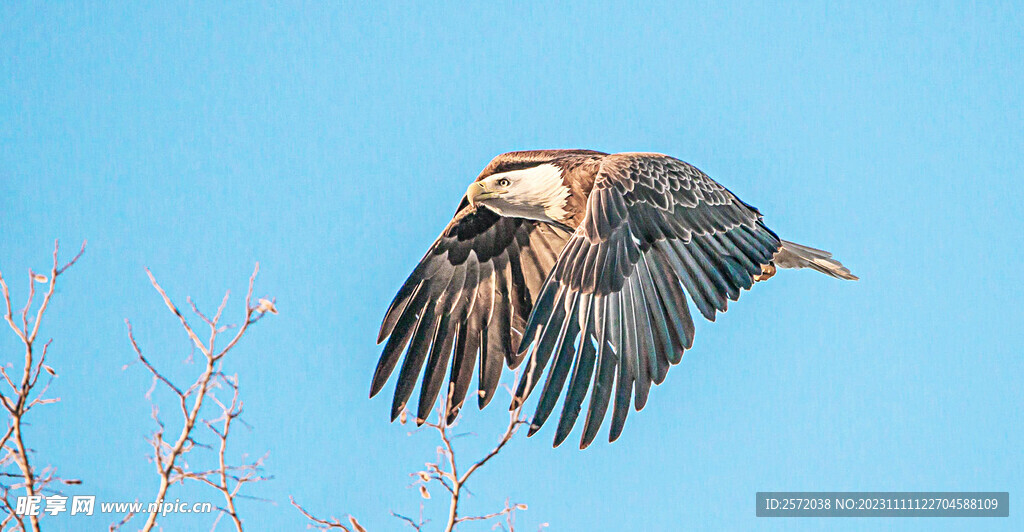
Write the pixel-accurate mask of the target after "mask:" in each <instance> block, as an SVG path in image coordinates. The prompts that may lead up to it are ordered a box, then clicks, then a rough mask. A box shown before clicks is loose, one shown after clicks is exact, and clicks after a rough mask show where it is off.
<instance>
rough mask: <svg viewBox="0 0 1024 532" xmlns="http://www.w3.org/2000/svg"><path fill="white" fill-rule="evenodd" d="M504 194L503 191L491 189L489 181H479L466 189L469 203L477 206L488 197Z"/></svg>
mask: <svg viewBox="0 0 1024 532" xmlns="http://www.w3.org/2000/svg"><path fill="white" fill-rule="evenodd" d="M501 194H502V192H501V191H497V190H491V189H490V188H488V186H487V183H485V182H484V181H477V182H475V183H473V184H472V185H469V188H467V189H466V199H468V200H469V204H470V205H472V206H474V207H476V205H477V203H480V202H482V201H484V200H486V199H490V198H496V197H498V196H500V195H501Z"/></svg>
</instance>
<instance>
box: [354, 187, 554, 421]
mask: <svg viewBox="0 0 1024 532" xmlns="http://www.w3.org/2000/svg"><path fill="white" fill-rule="evenodd" d="M569 236H570V233H569V232H567V231H565V230H563V229H560V228H557V227H555V226H551V225H548V224H545V223H542V222H535V221H531V220H524V219H521V218H506V217H501V216H499V215H497V214H495V213H494V212H493V211H490V210H488V209H486V208H479V209H474V208H472V207H470V206H468V204H467V202H466V200H465V199H463V204H462V205H461V206H460V209H459V211H458V212H457V213H456V215H455V218H454V219H452V221H451V223H449V224H448V227H446V228H445V230H444V232H443V233H442V234H441V236H440V237H438V239H437V240H436V241H435V242H434V244H433V246H431V248H430V250H429V251H428V252H427V254H426V255H424V256H423V259H422V260H420V263H419V265H418V266H416V268H415V270H413V272H412V275H410V276H409V279H408V280H406V281H405V284H404V285H403V286H402V288H401V289H400V290H399V292H398V294H397V295H396V296H395V299H394V301H392V303H391V307H390V308H389V309H388V312H387V314H386V315H385V317H384V322H383V323H382V324H381V328H380V334H379V335H378V337H377V342H378V343H380V342H382V341H384V339H385V338H387V340H388V341H387V344H385V346H384V351H383V353H382V354H381V357H380V362H378V364H377V370H376V372H375V373H374V375H373V383H372V385H371V388H370V397H373V396H374V395H376V394H377V393H378V392H380V390H381V388H383V386H384V383H385V382H386V381H387V380H388V377H389V376H390V375H391V373H392V372H393V371H394V369H395V366H396V365H397V364H398V359H399V357H400V356H401V354H402V352H403V351H405V352H406V355H405V360H404V362H403V363H402V369H401V370H400V371H399V374H398V384H397V386H396V388H395V397H394V401H393V402H392V405H391V419H392V420H394V419H395V418H396V417H398V415H399V414H400V413H401V412H402V410H403V409H404V408H405V406H406V403H407V402H408V401H409V397H410V396H411V395H412V392H413V388H415V386H416V380H417V377H418V376H419V373H420V371H421V370H422V369H423V366H424V362H426V370H425V371H424V372H423V381H422V385H421V387H420V398H419V406H418V408H417V417H418V418H419V420H421V422H422V420H424V419H426V418H427V417H428V416H429V415H430V410H431V409H432V408H433V406H434V404H435V402H436V400H437V395H438V392H439V391H440V390H441V386H442V381H443V380H444V374H445V371H446V369H447V368H448V366H449V359H450V358H451V372H450V377H449V382H450V384H449V388H448V389H447V390H445V394H446V395H448V394H450V398H449V400H448V401H447V403H446V404H447V417H448V420H449V422H451V421H452V420H453V419H454V417H455V414H456V413H457V412H458V409H459V408H460V407H461V406H462V403H463V401H464V400H465V398H466V393H467V391H468V390H469V386H470V383H471V381H472V379H473V369H474V366H475V365H476V358H477V356H479V358H480V376H479V389H480V392H479V394H478V396H479V397H478V401H479V405H480V407H481V408H483V407H484V405H486V404H487V403H488V402H489V401H490V400H491V397H492V396H493V395H494V390H495V388H496V387H497V385H498V381H499V380H500V377H501V370H502V367H503V365H504V364H508V365H509V367H515V366H517V365H518V364H519V362H520V361H521V360H522V357H519V356H517V353H518V348H519V342H520V339H521V337H522V331H523V329H524V328H525V326H526V319H527V318H528V317H529V314H530V311H531V309H532V307H533V301H534V299H535V297H536V296H537V293H538V292H539V291H540V288H541V286H542V285H543V282H544V279H545V278H546V277H547V275H548V272H549V271H550V270H551V268H552V266H553V265H554V263H555V259H556V258H557V257H558V253H559V252H560V251H561V250H562V247H563V246H564V245H565V241H566V240H567V239H568V238H569ZM406 346H408V349H406ZM453 352H454V356H453ZM428 355H429V357H428ZM503 363H504V364H503Z"/></svg>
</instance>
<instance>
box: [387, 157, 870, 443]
mask: <svg viewBox="0 0 1024 532" xmlns="http://www.w3.org/2000/svg"><path fill="white" fill-rule="evenodd" d="M777 267H778V268H811V269H814V270H817V271H819V272H822V273H824V274H827V275H831V276H832V277H837V278H839V279H850V280H856V279H857V277H856V276H854V275H853V274H851V273H850V270H848V269H847V268H845V267H844V266H843V265H842V264H840V263H839V262H838V261H836V260H834V259H832V258H831V254H830V253H828V252H826V251H822V250H819V249H814V248H810V247H806V246H801V245H799V244H794V243H792V242H787V241H785V240H781V239H779V237H778V236H776V234H775V233H774V232H773V231H772V230H771V229H769V228H768V227H767V226H765V225H764V222H763V221H762V216H761V213H760V212H759V211H758V210H757V209H756V208H754V207H752V206H750V205H748V204H746V203H744V202H743V201H741V200H740V199H739V198H737V197H736V196H735V195H734V194H733V193H731V192H729V191H728V190H727V189H726V188H725V187H723V186H722V185H720V184H718V183H716V182H715V181H713V180H712V179H711V178H710V177H708V176H707V175H705V174H704V173H703V172H701V171H700V170H698V169H697V168H695V167H693V166H691V165H689V164H687V163H685V162H683V161H680V160H678V159H675V158H672V157H669V156H666V155H661V154H656V153H617V154H606V153H601V152H597V151H590V150H538V151H521V152H511V153H506V154H503V155H499V156H497V157H495V158H494V160H492V161H491V162H490V164H488V165H487V167H486V168H484V170H483V171H482V172H481V173H480V176H479V177H477V178H476V180H475V181H474V182H473V184H471V185H470V186H469V189H468V190H466V194H465V196H463V198H462V201H461V203H460V204H459V208H458V210H457V211H456V213H455V217H454V218H453V219H452V221H451V222H450V223H449V224H448V226H447V227H446V228H445V229H444V232H442V233H441V236H440V237H439V238H438V239H437V240H436V241H435V242H434V244H433V245H432V246H431V247H430V250H429V251H427V254H426V255H424V257H423V259H421V260H420V262H419V264H418V265H417V266H416V268H415V269H414V270H413V272H412V275H410V276H409V278H408V280H406V281H405V284H403V285H402V288H401V289H400V290H399V291H398V294H397V295H396V296H395V299H394V301H392V303H391V307H390V308H389V309H388V311H387V314H386V315H385V317H384V321H383V323H382V324H381V328H380V333H379V336H378V337H377V342H378V343H381V342H383V341H384V340H385V339H386V340H387V343H386V344H385V346H384V349H383V353H382V354H381V357H380V361H379V363H378V364H377V369H376V372H375V373H374V376H373V382H372V384H371V388H370V397H373V396H374V395H376V394H377V393H378V392H380V390H381V389H382V388H383V386H384V384H385V382H386V381H387V380H388V378H389V377H390V375H391V374H392V372H393V371H394V369H395V367H396V366H397V365H398V360H399V358H400V356H401V355H402V353H403V352H404V353H405V358H404V361H403V362H402V368H401V370H400V371H399V373H398V384H397V386H396V388H395V395H394V400H393V402H392V407H391V419H392V420H394V419H395V418H396V417H398V416H399V415H400V414H401V412H402V411H403V410H404V409H405V408H406V404H407V402H408V401H409V399H410V396H411V395H412V393H413V389H414V388H415V386H416V381H417V380H420V381H421V382H420V392H419V404H418V408H417V414H416V415H417V418H418V420H419V421H420V422H422V420H424V419H426V418H427V417H428V415H429V414H430V411H431V410H432V409H433V407H434V405H435V403H436V401H437V396H438V393H439V392H440V390H441V389H442V385H443V381H444V379H445V373H446V371H447V372H448V388H447V390H446V397H447V401H446V403H445V404H446V417H447V422H448V423H451V422H452V421H453V420H454V418H455V416H456V415H457V414H458V411H459V409H460V408H461V407H462V405H463V403H464V401H465V399H466V394H467V393H468V391H469V388H470V384H471V381H472V379H473V374H474V372H475V371H476V372H477V374H478V378H477V380H478V384H479V391H478V394H477V395H478V398H477V399H478V405H479V407H480V408H483V407H484V406H486V405H487V403H488V402H490V400H491V399H492V397H493V396H494V393H495V389H496V387H497V385H498V381H499V379H500V377H501V374H502V368H503V366H508V367H509V368H511V369H515V368H516V367H518V366H519V365H520V363H521V362H522V361H523V360H524V359H525V358H526V355H527V353H529V362H528V363H527V364H526V366H525V367H524V369H523V370H522V372H521V375H520V377H519V383H518V386H517V389H516V391H515V397H514V399H513V407H514V406H516V405H518V404H521V403H522V401H525V399H526V398H527V396H529V395H530V392H531V391H532V390H533V389H534V387H535V386H536V385H537V384H539V383H540V381H541V378H542V376H543V373H544V371H545V369H548V368H550V369H548V372H547V379H546V380H545V382H544V386H543V390H542V391H541V395H540V400H539V403H538V405H537V409H536V412H535V414H534V416H533V420H532V423H531V426H530V431H529V434H530V435H533V433H534V432H536V431H537V430H538V429H539V428H540V427H541V425H543V424H544V422H545V421H546V420H547V419H548V417H549V415H550V414H551V412H552V410H553V408H554V406H555V403H556V402H557V400H558V397H559V395H561V393H562V390H563V389H564V388H565V387H566V383H568V390H567V391H566V393H565V401H564V402H563V406H562V413H561V418H560V419H559V422H558V428H557V431H556V434H555V439H554V444H555V446H558V445H559V444H561V443H562V441H564V440H565V438H566V437H567V436H568V435H569V432H570V431H571V430H572V427H573V425H574V424H575V423H576V420H577V418H578V417H579V414H580V412H581V410H582V404H583V400H584V398H585V396H586V395H587V392H588V390H589V392H590V402H589V407H588V411H587V414H586V420H585V422H584V428H583V436H582V439H581V443H580V448H581V449H582V448H586V447H587V446H588V445H590V444H591V442H593V440H594V438H595V436H596V435H597V432H598V429H599V428H600V426H601V423H602V421H603V419H604V417H605V414H606V413H607V411H608V408H609V406H610V404H611V403H612V397H613V396H614V399H615V400H614V404H611V406H612V414H611V428H610V430H609V441H615V440H616V439H617V438H618V437H619V435H620V434H621V432H622V428H623V425H624V423H625V421H626V414H627V413H628V411H629V404H630V402H631V401H632V403H633V406H634V408H635V409H636V410H640V409H642V408H643V407H644V404H645V403H646V402H647V396H648V393H649V392H650V388H651V384H660V383H661V382H662V381H663V380H664V379H665V375H666V373H667V372H668V368H669V366H671V365H674V364H677V363H679V361H680V359H681V358H682V355H683V351H685V350H686V349H689V348H690V347H691V346H692V345H693V335H694V325H693V319H692V318H691V316H690V311H689V307H688V304H687V300H686V297H684V295H683V294H684V292H685V294H687V295H688V296H689V300H690V301H692V303H693V305H694V306H695V307H696V308H697V310H698V311H699V312H700V313H701V314H702V315H703V316H704V317H705V318H707V319H708V320H710V321H714V320H715V313H716V312H725V310H726V308H727V306H728V302H729V301H730V300H732V301H735V300H737V299H738V298H739V295H740V290H748V289H750V287H751V286H753V284H754V283H755V282H756V281H762V280H765V279H768V278H769V277H771V276H772V275H773V274H774V273H775V270H776V268H777ZM424 367H425V369H424ZM449 367H450V371H449V370H448V368H449ZM421 371H422V379H418V377H419V374H420V372H421Z"/></svg>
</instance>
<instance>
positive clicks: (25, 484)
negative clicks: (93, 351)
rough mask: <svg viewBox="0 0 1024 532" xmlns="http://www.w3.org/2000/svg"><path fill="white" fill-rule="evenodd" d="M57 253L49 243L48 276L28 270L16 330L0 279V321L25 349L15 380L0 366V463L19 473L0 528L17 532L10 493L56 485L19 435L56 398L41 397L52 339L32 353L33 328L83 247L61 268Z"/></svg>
mask: <svg viewBox="0 0 1024 532" xmlns="http://www.w3.org/2000/svg"><path fill="white" fill-rule="evenodd" d="M59 251H60V243H59V242H56V241H55V242H54V243H53V266H52V267H51V268H50V274H49V275H44V274H40V273H36V272H34V271H32V270H29V275H28V277H29V279H28V282H29V292H28V298H27V299H26V301H25V306H24V307H22V310H21V324H20V325H18V324H17V323H16V322H15V321H14V312H13V309H12V306H13V305H12V303H11V294H10V290H9V289H8V287H7V282H6V281H5V280H4V277H3V274H0V292H2V294H3V299H4V309H5V311H6V312H5V313H4V321H6V322H7V324H8V325H9V326H10V328H11V330H13V331H14V333H15V334H16V335H17V336H18V339H19V340H20V341H21V343H22V344H24V346H25V363H24V366H23V369H22V372H21V378H20V380H18V381H17V382H16V380H15V379H12V378H11V377H10V375H8V373H7V370H6V368H3V367H0V374H2V375H3V378H4V381H5V382H6V383H7V385H8V386H9V387H10V389H11V390H10V396H8V395H6V394H4V393H3V392H0V404H2V405H3V407H4V409H5V410H6V411H7V414H8V421H7V430H6V431H5V432H4V435H3V436H2V437H0V454H2V458H0V463H2V464H3V465H4V466H6V465H7V464H11V463H13V464H15V465H16V466H17V467H18V470H19V471H20V474H19V475H17V478H18V480H19V481H18V482H16V483H15V484H13V485H11V486H3V487H2V490H0V491H2V493H3V497H4V501H3V505H2V508H3V509H4V510H5V511H6V512H7V513H8V515H7V517H6V518H5V519H4V520H3V523H2V524H0V528H2V527H4V526H7V524H9V523H10V522H12V521H13V522H14V523H15V527H16V528H17V529H19V530H26V527H25V522H24V520H23V518H22V516H20V515H17V513H16V512H15V511H14V509H13V508H11V504H10V502H9V500H8V496H9V495H10V493H11V490H14V489H24V493H25V496H27V497H32V496H35V495H38V494H39V493H41V492H42V491H43V490H44V489H46V487H47V485H49V484H50V483H52V482H54V481H58V480H60V479H59V478H58V477H57V476H56V470H54V469H53V468H49V467H48V468H44V469H43V470H42V471H40V472H38V473H37V472H36V470H35V469H34V467H33V465H32V464H31V462H30V460H29V454H30V452H31V449H30V448H29V447H28V446H27V445H26V444H25V435H24V433H23V431H22V427H23V426H24V417H25V414H27V413H28V412H29V410H31V409H32V408H33V407H36V406H39V405H45V404H51V403H55V402H57V401H59V400H60V399H59V398H47V397H46V392H47V390H48V389H49V387H50V381H52V380H53V378H54V377H55V376H56V375H57V372H56V371H54V369H53V368H52V367H50V366H48V365H46V356H47V354H48V353H49V348H50V343H51V342H52V340H47V341H46V342H45V343H44V344H43V347H42V349H41V350H40V349H37V348H36V345H35V342H36V337H37V336H38V334H39V327H40V326H41V325H42V323H43V316H44V315H45V314H46V309H47V308H48V307H49V304H50V299H51V298H52V297H53V294H54V292H55V290H56V287H57V278H58V277H60V276H61V275H62V274H63V273H64V272H65V271H66V270H67V269H68V268H70V267H71V266H73V265H74V264H75V263H76V262H78V259H79V258H81V256H82V254H83V253H85V242H82V248H81V250H80V251H79V252H78V254H77V255H75V256H74V258H72V259H71V260H70V261H68V262H67V263H65V264H64V265H63V266H62V265H61V264H60V262H59V261H58V257H57V256H58V253H59ZM43 283H45V284H46V292H44V293H43V299H42V302H41V303H40V304H39V307H38V308H37V309H36V312H35V317H34V319H33V320H31V321H30V320H29V315H30V313H31V311H32V306H33V305H32V304H33V302H34V300H35V296H36V284H43ZM44 371H45V372H46V373H47V374H48V375H49V377H48V379H47V382H46V384H44V385H43V387H42V389H41V390H36V387H37V384H38V383H39V377H40V375H41V374H42V373H43V372H44ZM28 525H29V528H31V529H32V530H33V531H38V530H39V518H38V516H35V515H29V516H28Z"/></svg>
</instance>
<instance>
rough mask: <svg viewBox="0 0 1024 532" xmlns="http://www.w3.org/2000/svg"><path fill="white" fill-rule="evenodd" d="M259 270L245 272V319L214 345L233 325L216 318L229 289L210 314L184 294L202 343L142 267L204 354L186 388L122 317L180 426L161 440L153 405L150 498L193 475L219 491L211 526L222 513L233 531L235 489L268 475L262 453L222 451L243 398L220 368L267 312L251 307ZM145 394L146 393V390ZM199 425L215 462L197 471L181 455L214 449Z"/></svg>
mask: <svg viewBox="0 0 1024 532" xmlns="http://www.w3.org/2000/svg"><path fill="white" fill-rule="evenodd" d="M259 269H260V268H259V264H258V263H257V264H256V267H255V268H254V269H253V272H252V275H251V276H250V277H249V290H248V292H247V294H246V297H245V320H244V321H243V322H242V324H241V326H240V327H238V328H237V330H236V331H235V333H234V335H233V336H232V337H231V339H230V340H229V341H228V343H227V345H226V346H225V347H223V348H221V349H219V350H218V349H217V347H216V342H217V338H218V335H220V334H221V333H223V332H224V331H227V330H229V329H231V328H232V327H230V326H224V325H220V319H221V316H222V314H223V312H224V309H225V308H226V306H227V302H228V297H229V295H230V293H226V294H225V295H224V298H223V299H222V300H221V303H220V306H218V307H217V313H216V314H215V315H214V316H213V317H212V318H211V317H208V316H206V315H205V314H203V313H202V312H201V311H200V310H199V307H198V306H197V305H196V304H195V303H194V302H193V301H192V299H191V298H188V303H189V306H190V307H191V308H192V312H193V313H194V314H195V315H196V316H198V317H199V318H200V319H201V320H202V321H203V323H204V324H206V326H207V328H208V329H209V336H208V337H207V341H206V342H203V340H202V339H201V338H200V337H199V334H198V333H197V332H196V331H195V329H193V328H192V326H191V324H189V322H188V319H187V318H186V317H185V315H184V314H182V312H181V311H180V310H178V307H177V306H176V305H175V304H174V303H173V302H172V301H171V298H170V296H168V295H167V292H166V291H165V290H164V289H163V287H161V286H160V284H159V283H158V282H157V281H156V278H155V277H154V276H153V273H152V272H150V271H149V270H148V269H147V270H146V274H147V275H148V276H149V280H150V283H151V284H152V285H153V288H154V289H156V291H157V293H159V294H160V297H161V298H162V299H163V301H164V304H165V305H166V306H167V308H168V309H169V310H170V311H171V313H173V314H174V315H175V316H177V318H178V321H179V322H180V324H181V327H182V329H184V331H185V333H186V334H187V336H188V337H189V340H190V344H191V346H192V348H193V349H197V350H198V351H199V352H200V353H202V355H203V360H204V364H203V370H202V373H201V374H200V375H199V377H197V378H196V380H195V381H194V382H193V383H192V384H190V385H189V386H188V387H187V388H184V387H182V386H178V385H176V384H175V383H173V382H172V381H171V380H170V379H169V378H168V377H167V376H165V375H164V374H163V373H162V372H160V371H159V370H158V369H157V368H156V366H155V365H154V364H153V363H152V362H151V361H150V360H149V359H148V358H146V356H145V355H143V353H142V348H141V347H140V346H139V343H138V341H137V340H136V337H135V333H134V331H133V330H132V325H131V322H129V321H128V320H125V324H126V325H127V327H128V338H129V340H130V342H131V346H132V350H133V351H134V352H135V355H136V358H138V360H139V361H140V362H141V363H142V365H143V366H144V367H145V368H146V370H147V371H148V372H149V373H150V374H151V375H152V376H153V380H154V385H156V384H157V383H161V384H163V385H164V387H165V388H167V389H168V390H170V391H171V392H172V393H173V394H174V397H175V398H176V400H177V404H178V408H179V409H180V414H181V419H182V427H181V431H180V432H179V433H178V435H177V437H176V438H175V439H174V440H173V441H168V440H167V439H165V425H164V423H163V422H162V421H161V419H160V412H159V409H158V408H157V407H156V405H155V404H154V405H153V420H154V421H155V422H156V424H157V430H156V432H154V434H153V436H152V437H151V438H150V443H151V444H152V446H153V462H154V464H155V465H156V469H157V475H158V477H159V479H160V484H159V488H158V489H157V493H156V496H155V497H154V499H153V500H154V501H155V502H160V501H163V500H164V499H165V497H166V495H167V490H168V489H169V488H170V487H171V486H172V485H174V484H176V483H182V482H184V481H186V480H195V481H197V482H200V483H202V484H206V485H208V486H210V487H212V488H214V489H215V490H217V491H218V492H220V493H221V495H222V496H223V498H224V507H222V508H219V509H220V513H219V514H218V516H217V519H216V520H215V521H214V523H213V526H214V527H216V525H217V523H218V522H219V520H220V518H221V517H223V516H225V515H227V516H228V517H229V518H230V519H231V522H232V523H233V524H234V527H235V530H237V531H239V532H240V531H241V530H242V519H241V517H239V515H238V510H237V507H236V506H235V501H236V499H238V498H239V497H242V495H240V494H239V491H240V490H241V489H242V487H243V486H244V485H246V484H249V483H252V482H260V481H263V480H268V479H269V478H270V477H267V476H264V475H262V471H263V463H264V459H265V458H266V457H265V456H264V457H262V458H259V459H257V460H255V461H252V462H248V463H243V464H241V465H230V464H228V461H227V456H226V455H227V446H228V438H229V436H230V434H231V428H232V426H233V423H234V422H235V421H236V420H237V421H238V422H242V421H241V419H240V416H241V415H242V401H241V400H240V398H239V388H238V376H237V375H232V376H228V375H225V374H224V373H223V371H222V370H221V367H222V365H223V359H224V357H225V356H226V355H227V354H228V352H230V351H231V350H232V348H234V347H235V345H237V344H238V341H239V340H241V338H242V336H244V335H245V333H246V332H247V331H248V330H249V327H250V326H252V325H253V324H255V323H256V322H258V321H259V320H260V319H262V318H263V316H264V315H265V314H266V310H265V309H263V308H262V306H253V304H252V295H253V286H254V284H255V282H256V276H257V275H258V274H259ZM275 310H276V309H275ZM220 389H229V390H231V402H230V403H228V404H225V403H224V402H222V401H220V400H219V399H218V398H217V396H216V391H217V390H220ZM148 396H149V394H147V397H148ZM210 403H213V404H215V405H216V406H217V407H218V409H217V410H216V411H217V412H219V415H218V416H217V417H215V418H212V419H208V418H205V417H204V414H203V412H206V411H207V410H204V406H208V405H209V404H210ZM200 426H204V427H206V428H207V430H208V431H209V432H210V433H212V434H213V435H214V436H215V437H216V438H217V441H218V445H217V449H216V455H217V461H216V466H215V467H212V468H210V469H206V470H198V471H197V470H195V469H192V468H191V467H190V466H189V465H188V464H187V463H186V462H185V460H184V457H185V455H187V454H188V453H189V452H191V451H192V450H194V449H195V448H196V447H200V448H207V449H211V450H212V449H213V448H212V447H210V446H207V445H205V444H202V443H199V442H198V441H197V439H196V438H197V436H198V433H197V428H198V427H200ZM154 506H159V505H154ZM159 513H160V512H159V508H157V509H154V510H153V511H150V512H149V515H148V517H147V519H146V523H145V525H143V528H142V530H143V531H145V532H148V531H150V530H152V529H153V528H154V527H155V526H156V520H157V515H158V514H159ZM131 518H132V515H128V516H125V518H124V519H122V520H121V522H119V523H115V524H113V525H111V530H116V529H117V528H119V527H120V526H123V525H125V524H127V522H128V521H129V520H130V519H131Z"/></svg>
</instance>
